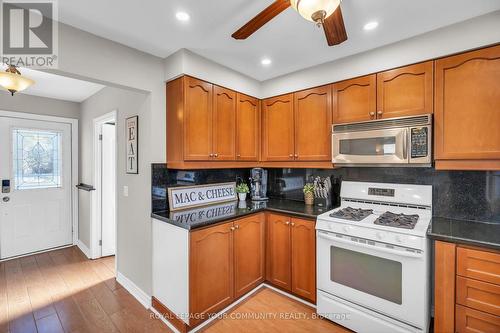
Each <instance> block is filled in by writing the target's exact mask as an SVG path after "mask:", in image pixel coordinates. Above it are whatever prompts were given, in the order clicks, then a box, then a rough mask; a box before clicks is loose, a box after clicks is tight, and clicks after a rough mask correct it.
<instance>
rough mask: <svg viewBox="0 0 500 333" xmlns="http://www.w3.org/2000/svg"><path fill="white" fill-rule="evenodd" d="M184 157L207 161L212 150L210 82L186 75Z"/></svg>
mask: <svg viewBox="0 0 500 333" xmlns="http://www.w3.org/2000/svg"><path fill="white" fill-rule="evenodd" d="M184 82H185V101H184V103H185V106H184V113H185V118H184V159H185V160H198V161H207V160H209V158H210V153H211V152H212V84H210V83H208V82H204V81H201V80H197V79H195V78H192V77H186V80H185V81H184Z"/></svg>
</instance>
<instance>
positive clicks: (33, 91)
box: [0, 65, 104, 103]
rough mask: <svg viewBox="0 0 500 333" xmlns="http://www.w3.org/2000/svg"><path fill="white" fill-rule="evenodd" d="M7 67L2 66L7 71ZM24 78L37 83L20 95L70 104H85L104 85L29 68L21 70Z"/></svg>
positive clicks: (0, 67)
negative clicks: (46, 98)
mask: <svg viewBox="0 0 500 333" xmlns="http://www.w3.org/2000/svg"><path fill="white" fill-rule="evenodd" d="M5 68H6V66H5V65H2V66H0V69H1V70H5ZM19 71H20V72H21V74H22V75H23V76H26V77H29V78H30V79H32V80H34V81H35V84H34V85H32V86H31V87H29V88H27V89H26V90H23V91H22V92H19V94H26V95H33V96H40V97H48V98H55V99H60V100H64V101H70V102H77V103H80V102H83V101H84V100H86V99H87V98H89V97H90V96H92V95H93V94H95V93H96V92H98V91H99V90H101V89H102V88H104V86H103V85H101V84H97V83H93V82H88V81H82V80H77V79H73V78H69V77H65V76H60V75H56V74H51V73H47V72H42V71H37V70H33V69H29V68H19Z"/></svg>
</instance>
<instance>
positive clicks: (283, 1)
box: [231, 0, 290, 39]
mask: <svg viewBox="0 0 500 333" xmlns="http://www.w3.org/2000/svg"><path fill="white" fill-rule="evenodd" d="M288 7H290V1H289V0H276V1H275V2H273V3H272V4H271V5H270V6H269V7H267V8H266V9H264V10H263V11H261V12H260V13H259V14H258V15H257V16H255V17H254V18H253V19H251V20H250V21H248V22H247V24H245V25H244V26H242V27H241V28H239V29H238V31H236V32H235V33H234V34H232V35H231V36H232V37H233V38H235V39H246V38H247V37H249V36H250V35H251V34H253V33H254V32H256V31H257V30H259V29H260V28H261V27H262V26H263V25H264V24H266V23H267V22H269V21H271V20H272V19H273V18H274V17H276V16H278V14H279V13H281V12H282V11H284V10H285V9H287V8H288Z"/></svg>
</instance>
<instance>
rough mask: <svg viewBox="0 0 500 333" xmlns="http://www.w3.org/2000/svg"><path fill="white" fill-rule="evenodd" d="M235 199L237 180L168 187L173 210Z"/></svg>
mask: <svg viewBox="0 0 500 333" xmlns="http://www.w3.org/2000/svg"><path fill="white" fill-rule="evenodd" d="M235 200H236V183H235V182H231V183H219V184H209V185H197V186H181V187H170V188H168V202H169V205H170V210H171V211H175V210H179V209H185V208H191V207H197V206H204V205H209V204H213V203H218V202H226V201H235Z"/></svg>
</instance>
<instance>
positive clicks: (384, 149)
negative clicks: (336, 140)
mask: <svg viewBox="0 0 500 333" xmlns="http://www.w3.org/2000/svg"><path fill="white" fill-rule="evenodd" d="M340 153H341V154H343V155H367V156H377V155H394V154H395V153H396V137H394V136H384V137H379V138H366V139H345V140H340Z"/></svg>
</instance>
